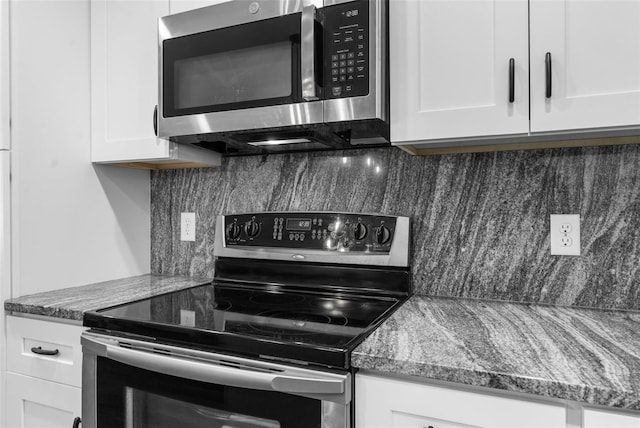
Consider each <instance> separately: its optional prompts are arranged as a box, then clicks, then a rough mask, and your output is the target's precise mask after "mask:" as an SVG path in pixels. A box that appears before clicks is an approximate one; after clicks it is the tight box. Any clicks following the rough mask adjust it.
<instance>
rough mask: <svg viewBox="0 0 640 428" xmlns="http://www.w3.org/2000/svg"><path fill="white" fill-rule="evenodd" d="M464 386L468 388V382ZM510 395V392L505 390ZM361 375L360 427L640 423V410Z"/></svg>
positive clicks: (583, 427)
mask: <svg viewBox="0 0 640 428" xmlns="http://www.w3.org/2000/svg"><path fill="white" fill-rule="evenodd" d="M462 388H464V387H462ZM504 393H505V394H508V393H506V392H504ZM543 400H544V399H541V398H539V397H536V396H533V395H532V396H531V399H528V398H526V396H525V398H522V395H521V394H519V395H517V396H516V395H515V394H514V396H513V397H510V396H501V395H494V394H483V393H481V392H476V391H467V390H462V389H451V388H448V387H446V386H443V385H442V384H433V383H429V382H428V381H423V380H421V379H415V380H413V379H406V378H403V379H398V378H393V377H386V376H382V375H377V374H369V373H367V374H360V373H359V374H357V375H356V403H355V405H356V424H355V426H356V428H640V412H632V411H620V410H615V409H608V408H606V409H603V408H592V407H589V406H584V407H583V406H582V405H581V404H580V403H576V402H569V401H563V400H550V401H543Z"/></svg>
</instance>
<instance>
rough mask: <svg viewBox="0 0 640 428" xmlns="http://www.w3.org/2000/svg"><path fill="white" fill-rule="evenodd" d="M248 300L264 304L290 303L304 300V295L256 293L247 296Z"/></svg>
mask: <svg viewBox="0 0 640 428" xmlns="http://www.w3.org/2000/svg"><path fill="white" fill-rule="evenodd" d="M249 300H250V301H251V302H253V303H259V304H265V305H290V304H293V303H301V302H304V300H305V297H304V296H303V295H301V294H285V293H258V294H255V295H253V296H251V297H249Z"/></svg>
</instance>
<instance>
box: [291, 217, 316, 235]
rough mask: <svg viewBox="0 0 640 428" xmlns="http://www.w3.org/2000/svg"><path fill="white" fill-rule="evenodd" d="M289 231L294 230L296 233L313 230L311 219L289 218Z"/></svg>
mask: <svg viewBox="0 0 640 428" xmlns="http://www.w3.org/2000/svg"><path fill="white" fill-rule="evenodd" d="M287 230H292V231H295V232H301V231H305V230H311V219H310V218H288V219H287Z"/></svg>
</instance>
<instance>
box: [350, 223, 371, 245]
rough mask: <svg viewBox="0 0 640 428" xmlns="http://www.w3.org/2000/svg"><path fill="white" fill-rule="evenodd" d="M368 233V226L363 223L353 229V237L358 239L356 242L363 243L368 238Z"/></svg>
mask: <svg viewBox="0 0 640 428" xmlns="http://www.w3.org/2000/svg"><path fill="white" fill-rule="evenodd" d="M368 232H369V231H368V230H367V226H365V225H364V224H362V223H358V224H356V227H354V228H353V237H354V238H355V239H356V241H362V240H363V239H364V238H366V237H367V233H368Z"/></svg>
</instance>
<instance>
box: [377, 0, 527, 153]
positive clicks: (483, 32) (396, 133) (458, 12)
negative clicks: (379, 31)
mask: <svg viewBox="0 0 640 428" xmlns="http://www.w3.org/2000/svg"><path fill="white" fill-rule="evenodd" d="M527 18H528V5H527V0H466V1H465V0H456V1H450V0H396V1H392V2H390V6H389V20H390V22H389V27H390V36H389V37H390V41H389V46H390V47H389V49H390V53H389V55H390V85H391V95H390V102H391V113H390V115H391V141H392V142H393V143H401V142H411V141H420V140H434V139H435V140H437V139H451V138H464V137H473V136H487V135H501V134H524V133H527V132H528V131H529V98H528V97H529V94H528V68H529V65H528V64H529V63H528V29H527V22H528V21H527ZM512 58H513V63H514V91H515V93H514V102H509V83H510V81H509V78H510V69H509V65H510V60H511V59H512Z"/></svg>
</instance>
